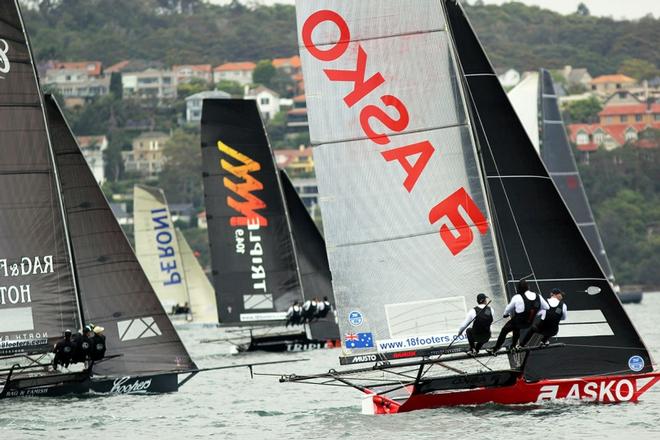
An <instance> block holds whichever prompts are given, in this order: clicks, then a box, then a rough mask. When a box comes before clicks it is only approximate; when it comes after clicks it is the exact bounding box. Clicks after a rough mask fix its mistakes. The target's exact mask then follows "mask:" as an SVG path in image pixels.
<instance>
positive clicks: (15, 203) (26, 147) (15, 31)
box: [0, 1, 80, 355]
mask: <svg viewBox="0 0 660 440" xmlns="http://www.w3.org/2000/svg"><path fill="white" fill-rule="evenodd" d="M39 90H40V88H39V81H38V78H37V74H36V71H35V69H34V63H33V61H32V55H31V53H30V46H29V43H28V39H27V34H26V32H25V30H24V27H23V22H22V19H21V15H20V11H19V8H18V4H17V3H16V2H14V1H3V2H0V355H2V354H9V353H22V352H42V351H47V350H49V349H51V348H52V345H50V344H51V343H52V342H53V339H55V338H60V337H61V336H62V333H63V331H64V330H65V329H66V328H70V329H75V328H76V327H77V326H78V325H79V323H80V317H79V312H78V305H77V299H76V289H75V283H74V279H73V273H72V269H71V263H70V255H69V251H68V247H67V240H66V229H65V225H64V221H63V214H62V205H61V200H60V199H59V195H58V193H59V191H58V181H57V176H56V174H55V171H54V167H53V157H52V153H51V151H50V145H49V138H48V131H47V127H46V124H45V115H44V109H43V103H42V99H41V95H40V91H39ZM49 340H50V341H49Z"/></svg>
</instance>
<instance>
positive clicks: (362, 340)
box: [344, 333, 374, 348]
mask: <svg viewBox="0 0 660 440" xmlns="http://www.w3.org/2000/svg"><path fill="white" fill-rule="evenodd" d="M344 345H346V348H372V347H373V346H374V338H373V334H372V333H347V334H346V335H345V336H344Z"/></svg>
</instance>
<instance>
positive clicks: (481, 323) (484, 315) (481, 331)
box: [472, 306, 493, 335]
mask: <svg viewBox="0 0 660 440" xmlns="http://www.w3.org/2000/svg"><path fill="white" fill-rule="evenodd" d="M474 312H475V313H476V314H477V316H476V317H475V318H474V321H472V331H473V332H474V334H475V335H489V334H490V325H491V324H492V323H493V311H492V310H491V308H490V307H489V306H486V307H484V308H483V309H482V308H480V307H475V308H474Z"/></svg>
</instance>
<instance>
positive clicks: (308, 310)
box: [302, 301, 316, 322]
mask: <svg viewBox="0 0 660 440" xmlns="http://www.w3.org/2000/svg"><path fill="white" fill-rule="evenodd" d="M315 314H316V301H307V302H305V304H304V305H303V311H302V316H303V318H304V320H306V321H308V322H309V321H311V320H312V318H313V317H314V315H315Z"/></svg>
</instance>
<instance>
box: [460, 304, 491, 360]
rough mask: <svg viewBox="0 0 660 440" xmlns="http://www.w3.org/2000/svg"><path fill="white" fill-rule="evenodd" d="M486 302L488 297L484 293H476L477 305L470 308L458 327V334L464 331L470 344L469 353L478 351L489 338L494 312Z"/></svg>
mask: <svg viewBox="0 0 660 440" xmlns="http://www.w3.org/2000/svg"><path fill="white" fill-rule="evenodd" d="M487 302H488V297H487V296H486V295H485V294H484V293H480V294H479V295H477V306H476V307H474V308H472V309H470V311H469V312H468V314H467V316H466V317H465V321H464V322H463V324H462V325H461V327H460V328H459V329H458V333H457V334H458V335H460V334H462V333H463V331H465V334H466V336H467V338H468V343H469V344H470V354H477V353H479V350H480V349H481V347H482V346H483V345H484V344H485V343H486V342H488V341H489V340H490V325H491V324H492V323H493V314H494V312H493V309H492V308H490V306H488V305H487ZM470 324H472V326H470Z"/></svg>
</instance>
